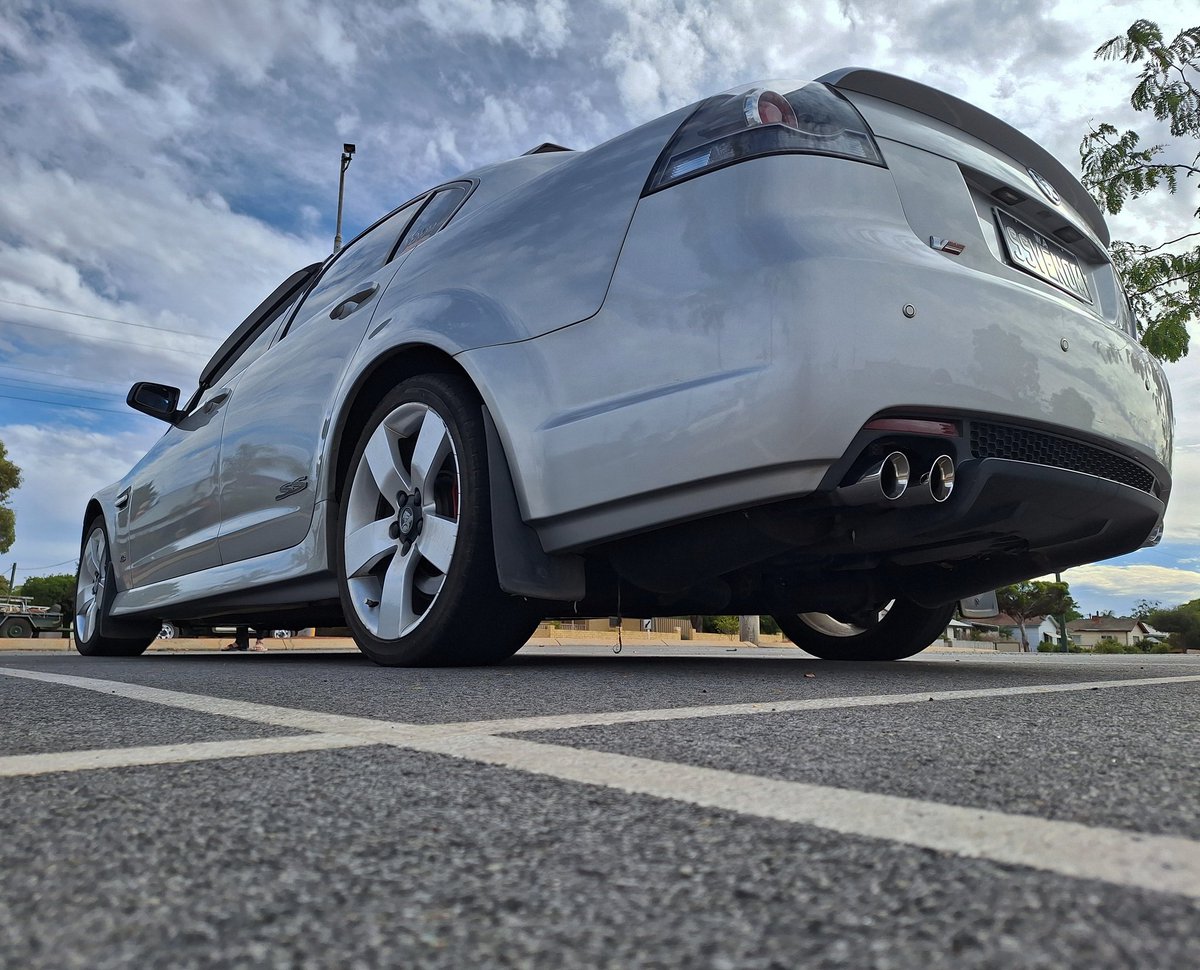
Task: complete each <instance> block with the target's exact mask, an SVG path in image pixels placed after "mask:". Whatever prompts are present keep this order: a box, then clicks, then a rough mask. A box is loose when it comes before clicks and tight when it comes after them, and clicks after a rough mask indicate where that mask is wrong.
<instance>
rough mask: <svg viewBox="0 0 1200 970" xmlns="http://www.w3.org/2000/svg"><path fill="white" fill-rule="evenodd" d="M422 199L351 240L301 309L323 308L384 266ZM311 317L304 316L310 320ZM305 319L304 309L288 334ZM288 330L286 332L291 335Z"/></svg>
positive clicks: (328, 267)
mask: <svg viewBox="0 0 1200 970" xmlns="http://www.w3.org/2000/svg"><path fill="white" fill-rule="evenodd" d="M424 201H425V200H424V199H417V200H415V201H413V202H410V203H409V204H408V205H406V206H405V207H404V208H403V209H398V210H397V211H396V212H394V213H392V214H391V215H390V216H388V218H386V219H384V220H383V222H381V223H379V225H377V226H375V228H374V229H368V230H367V231H366V232H364V233H363V234H362V235H361V236H359V237H358V238H357V239H355V240H353V241H352V242H351V243H350V244H349V245H348V246H347V247H346V248H345V249H343V250H342V251H341V252H340V253H338V255H337V259H335V260H334V261H333V262H332V263H330V264H329V266H327V267H326V269H325V272H324V273H323V274H322V275H321V278H320V279H319V280H317V285H316V286H314V287H313V288H312V289H311V290H310V291H309V293H308V296H306V297H305V298H304V306H305V307H316V308H320V307H323V306H324V305H325V304H326V303H328V302H329V301H330V300H332V299H333V298H334V297H335V296H337V295H338V294H339V293H341V292H342V291H343V290H345V289H346V288H347V287H348V286H351V285H353V284H354V283H356V282H358V281H359V280H361V279H365V278H366V277H368V276H369V275H370V274H371V273H372V272H374V271H375V270H377V269H378V268H379V267H380V266H382V265H384V263H386V262H388V254H389V253H390V252H391V251H392V249H393V247H395V245H396V238H397V237H398V236H399V235H400V233H402V232H403V231H404V228H405V226H407V225H408V220H409V219H411V218H412V217H413V214H414V213H416V211H417V209H418V208H419V207H420V204H421V203H422V202H424ZM311 315H312V314H308V316H311ZM305 319H306V315H305V312H304V307H302V308H301V312H300V313H299V315H298V316H297V318H296V320H295V322H294V323H293V324H292V328H291V330H295V329H296V328H297V327H300V326H303V324H304V322H305ZM291 330H289V331H288V332H289V333H291Z"/></svg>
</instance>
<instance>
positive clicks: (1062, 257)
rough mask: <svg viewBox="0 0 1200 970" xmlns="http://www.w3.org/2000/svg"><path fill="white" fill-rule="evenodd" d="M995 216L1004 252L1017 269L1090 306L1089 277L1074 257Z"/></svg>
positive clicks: (1001, 215) (1008, 219) (1006, 217)
mask: <svg viewBox="0 0 1200 970" xmlns="http://www.w3.org/2000/svg"><path fill="white" fill-rule="evenodd" d="M995 212H996V220H997V222H999V223H1000V236H1001V237H1002V238H1003V239H1004V249H1005V251H1006V252H1007V253H1008V258H1009V260H1011V262H1012V264H1013V265H1014V266H1016V267H1017V268H1018V269H1023V270H1025V272H1026V273H1030V274H1031V275H1033V276H1036V277H1037V278H1038V279H1040V280H1045V281H1046V282H1047V283H1050V284H1051V285H1053V286H1057V287H1058V288H1059V289H1060V290H1066V291H1067V292H1068V293H1070V294H1071V296H1074V297H1078V298H1079V299H1081V300H1083V301H1084V302H1086V303H1091V302H1092V295H1091V293H1090V292H1089V291H1088V285H1087V277H1086V276H1085V275H1084V272H1083V270H1082V269H1081V268H1080V266H1079V260H1078V259H1077V258H1076V256H1075V254H1074V253H1072V252H1070V251H1069V250H1067V249H1064V248H1063V247H1062V246H1060V245H1059V244H1058V243H1056V242H1051V241H1050V240H1049V239H1047V238H1046V237H1045V236H1043V235H1042V234H1041V233H1040V232H1038V231H1037V230H1036V229H1031V228H1029V226H1027V225H1025V224H1024V223H1023V222H1018V221H1017V220H1016V219H1014V218H1012V216H1010V215H1008V214H1006V213H1004V212H1001V211H1000V210H999V209H997V210H995Z"/></svg>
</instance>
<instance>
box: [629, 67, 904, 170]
mask: <svg viewBox="0 0 1200 970" xmlns="http://www.w3.org/2000/svg"><path fill="white" fill-rule="evenodd" d="M793 88H794V90H792V89H793ZM782 91H790V93H787V94H783V93H780V92H782ZM782 153H802V154H809V155H834V156H837V157H839V158H849V159H853V160H855V161H859V162H868V163H870V164H872V165H883V164H884V162H883V156H882V155H880V154H879V148H878V146H877V145H876V144H875V139H874V138H873V137H872V136H871V131H870V129H869V128H868V127H867V123H866V122H865V121H864V120H863V118H862V115H860V114H859V113H858V111H857V110H856V109H855V107H854V105H852V104H851V103H850V102H849V101H847V100H846V99H845V98H844V97H843V96H842V95H841V94H839V93H838V92H837V91H835V90H834V89H833V88H831V87H829V86H828V85H825V84H821V83H819V82H817V81H812V82H810V83H808V84H804V85H802V86H800V87H795V85H794V83H788V82H782V83H779V82H776V83H774V84H773V85H772V86H771V87H753V88H737V89H735V90H732V91H727V92H725V93H724V94H718V95H717V96H716V97H714V98H709V99H708V100H707V101H703V102H701V103H700V106H699V107H698V108H697V109H696V110H695V111H694V112H693V113H692V115H691V117H690V118H688V120H687V121H685V122H684V123H683V124H682V125H681V126H680V127H679V130H678V131H677V132H676V133H675V137H674V138H672V139H671V142H670V144H669V145H667V149H666V151H664V152H663V154H662V157H661V158H660V159H659V161H658V164H657V165H656V166H655V168H654V172H653V174H652V175H651V176H650V181H649V182H648V183H647V184H646V192H647V193H650V192H654V191H656V190H658V189H661V188H665V187H666V186H668V185H674V184H675V183H676V182H682V181H683V180H684V179H687V178H692V177H694V176H696V175H700V174H702V173H704V172H710V171H712V170H714V169H717V168H722V167H724V166H726V165H732V164H733V163H735V162H740V161H743V160H745V159H747V158H756V157H758V156H760V155H776V154H782Z"/></svg>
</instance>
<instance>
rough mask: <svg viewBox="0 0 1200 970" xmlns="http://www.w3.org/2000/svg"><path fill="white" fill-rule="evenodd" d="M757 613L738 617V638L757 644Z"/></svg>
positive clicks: (744, 641) (743, 641)
mask: <svg viewBox="0 0 1200 970" xmlns="http://www.w3.org/2000/svg"><path fill="white" fill-rule="evenodd" d="M758 623H759V618H758V615H757V614H755V615H754V616H739V617H738V639H739V640H741V641H742V643H753V644H754V645H755V646H756V647H757V646H758Z"/></svg>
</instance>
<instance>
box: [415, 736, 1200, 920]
mask: <svg viewBox="0 0 1200 970" xmlns="http://www.w3.org/2000/svg"><path fill="white" fill-rule="evenodd" d="M407 747H413V748H417V749H419V750H422V751H428V752H435V753H438V754H446V755H450V756H452V757H455V758H463V759H467V760H470V761H481V762H484V763H486V764H490V765H496V766H499V767H503V768H512V769H516V770H518V771H526V772H530V773H531V774H537V775H546V776H549V777H551V778H558V779H561V780H565V781H574V782H579V783H581V784H585V785H600V786H603V787H605V788H614V789H617V790H618V791H623V792H629V793H631V794H637V795H652V796H654V797H656V798H666V799H671V800H672V801H679V802H685V803H687V804H689V805H699V806H703V807H705V808H716V809H724V810H726V811H730V812H738V813H740V814H742V815H753V816H757V817H759V818H769V819H774V820H776V821H780V822H793V823H797V824H800V825H812V826H815V827H817V828H821V829H828V830H830V831H833V832H840V833H842V834H843V835H853V836H859V837H866V838H873V839H881V840H884V841H887V842H899V843H901V844H903V845H911V846H917V847H919V848H922V849H933V850H936V851H939V852H949V853H953V854H954V855H958V856H964V857H966V858H970V859H989V860H991V861H993V862H1000V863H1004V864H1006V865H1014V866H1025V867H1028V868H1031V869H1041V870H1043V871H1046V872H1053V873H1057V874H1059V875H1063V876H1071V877H1073V878H1076V879H1098V880H1100V881H1102V882H1107V883H1112V884H1114V885H1117V886H1125V887H1130V888H1137V889H1148V890H1151V891H1154V892H1166V893H1174V894H1177V895H1181V896H1189V897H1191V898H1193V899H1200V842H1194V841H1192V840H1190V839H1185V838H1180V837H1176V836H1165V835H1144V834H1141V833H1137V832H1122V831H1120V830H1118V829H1111V828H1104V827H1099V826H1090V825H1080V824H1078V823H1076V822H1056V821H1051V820H1049V819H1042V818H1036V817H1033V816H1029V815H1012V814H1007V813H1005V812H997V811H992V810H989V809H983V808H966V807H963V806H959V805H947V804H943V803H940V802H927V801H922V800H920V799H915V798H901V797H898V796H895V795H879V794H873V793H871V792H862V791H853V790H850V789H846V788H833V787H829V786H825V785H807V784H803V783H800V782H794V781H778V780H775V779H772V778H763V777H761V776H758V775H744V774H739V773H737V772H733V771H720V770H717V769H713V768H699V767H695V766H692V765H681V764H671V763H667V762H662V761H652V760H650V759H647V758H634V757H630V756H628V755H621V754H610V753H608V752H604V751H592V750H588V749H579V748H568V747H564V746H561V745H550V744H538V743H535V742H533V741H521V740H517V739H515V738H501V737H495V736H482V737H480V736H477V737H470V736H467V735H460V736H459V737H449V738H437V739H430V740H428V741H424V742H415V743H412V744H410V745H407Z"/></svg>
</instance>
